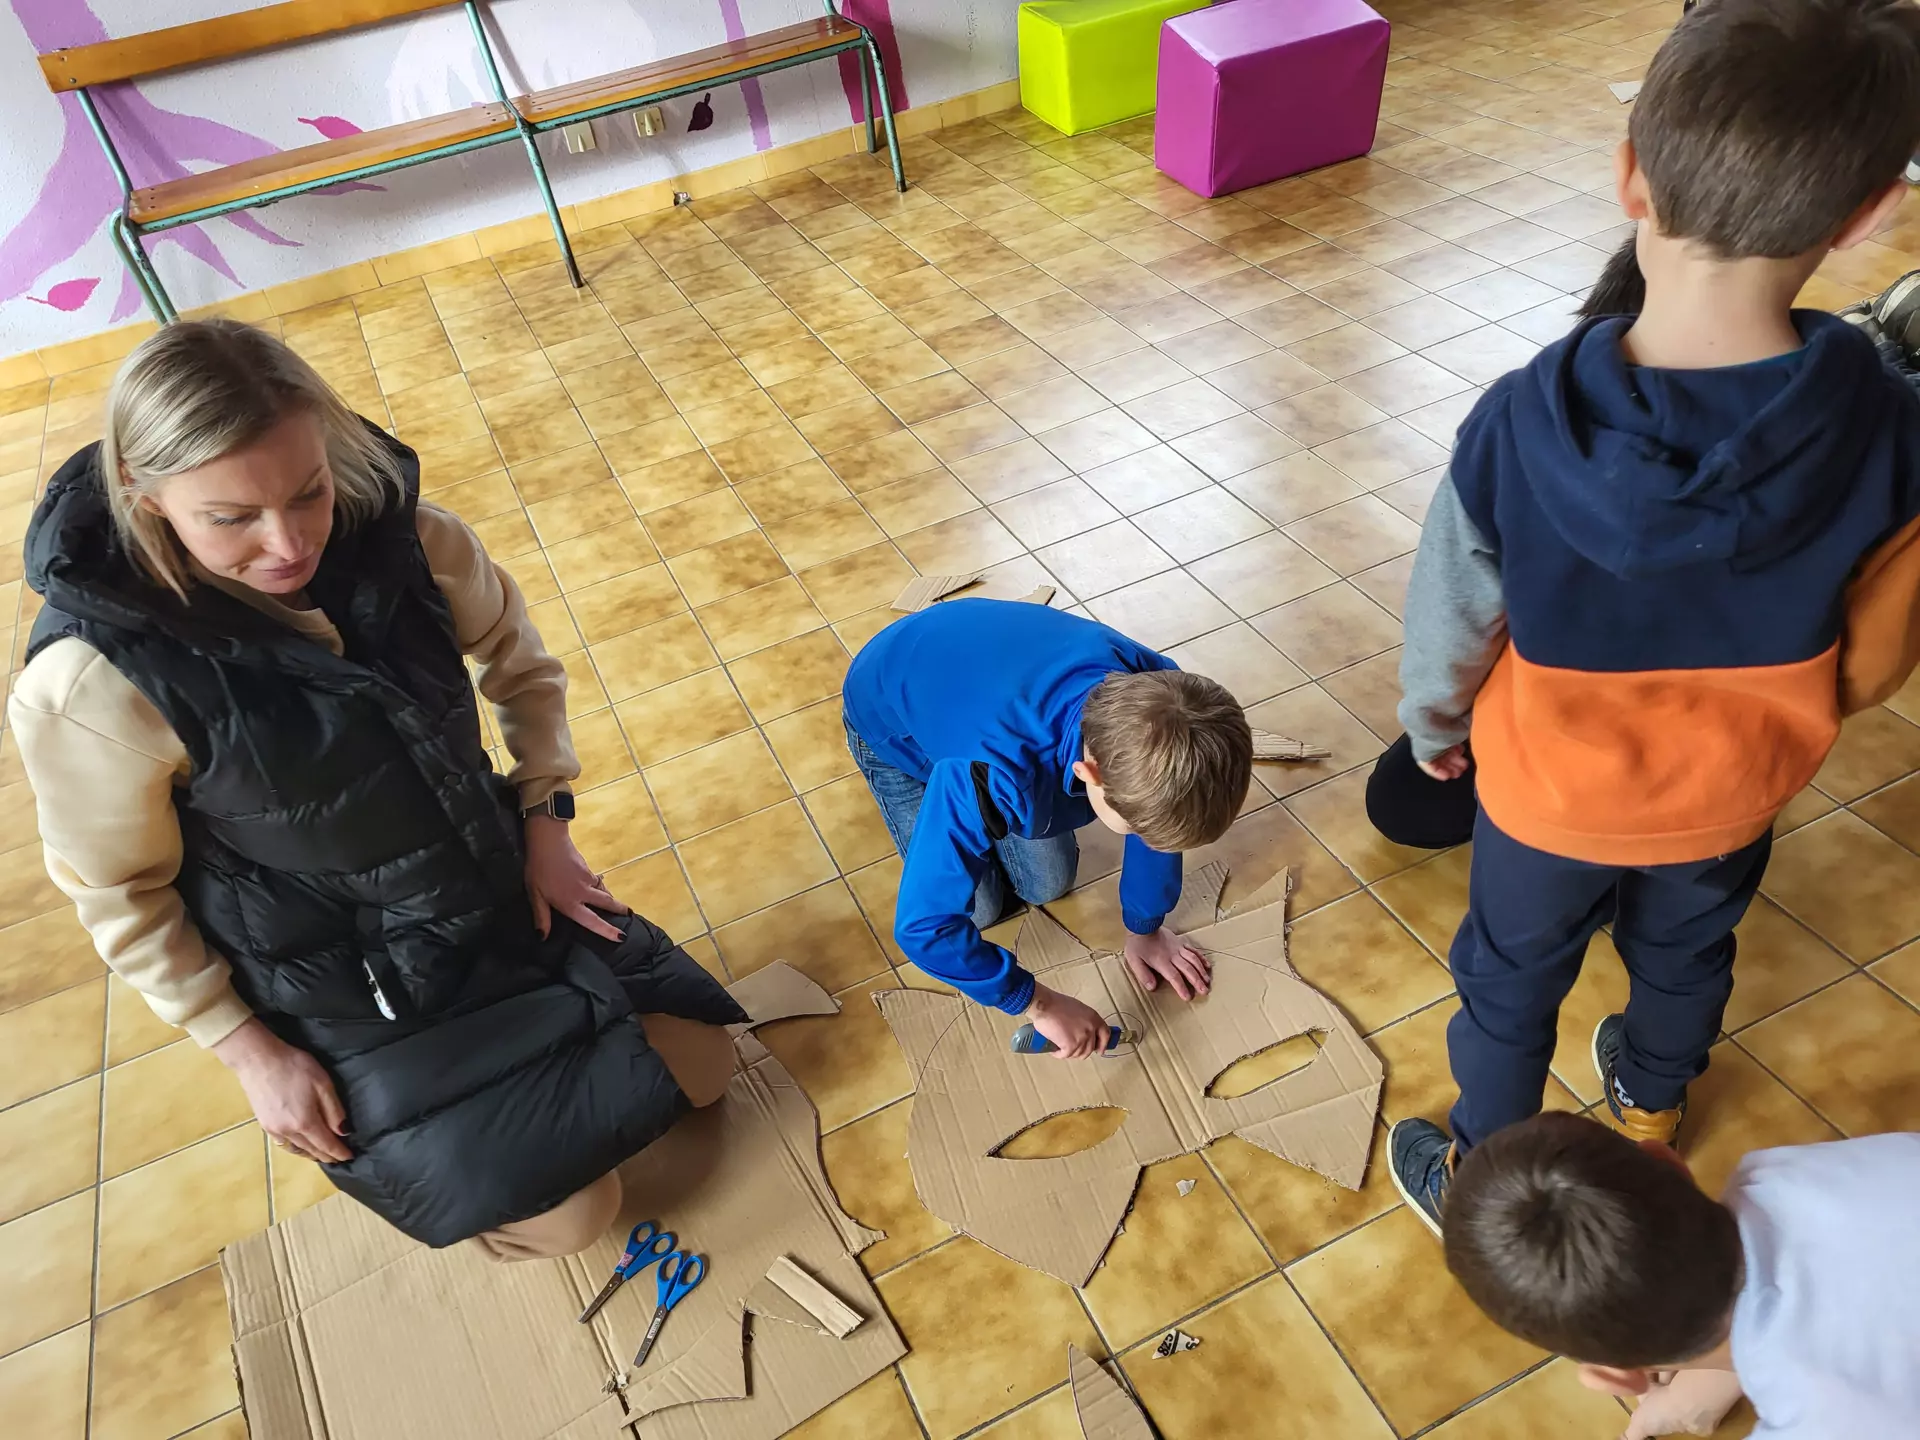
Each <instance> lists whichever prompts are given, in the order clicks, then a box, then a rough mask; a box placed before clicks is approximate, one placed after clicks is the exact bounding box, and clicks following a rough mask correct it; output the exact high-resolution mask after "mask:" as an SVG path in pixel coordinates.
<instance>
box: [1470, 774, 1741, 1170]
mask: <svg viewBox="0 0 1920 1440" xmlns="http://www.w3.org/2000/svg"><path fill="white" fill-rule="evenodd" d="M1772 849H1773V834H1772V832H1771V831H1769V832H1768V833H1767V834H1765V835H1762V836H1761V837H1760V838H1759V839H1758V840H1756V841H1754V842H1753V843H1752V844H1751V845H1749V846H1747V847H1746V848H1745V849H1743V850H1736V851H1734V852H1733V853H1732V854H1731V855H1721V856H1719V857H1717V858H1715V859H1712V860H1699V861H1694V862H1691V863H1689V864H1685V865H1650V866H1644V867H1640V868H1633V867H1628V866H1618V865H1591V864H1588V863H1587V862H1585V861H1583V860H1569V859H1567V858H1565V857H1564V856H1560V855H1549V854H1547V853H1546V852H1545V851H1543V850H1535V849H1533V848H1532V847H1531V846H1528V845H1522V844H1521V843H1520V842H1519V841H1518V840H1515V839H1514V838H1513V837H1512V836H1510V835H1507V834H1505V833H1503V832H1502V831H1501V830H1500V828H1499V827H1498V826H1497V825H1495V824H1494V823H1493V822H1492V821H1491V820H1489V819H1488V818H1487V812H1486V811H1484V810H1482V811H1481V812H1480V816H1479V820H1478V822H1477V823H1476V824H1475V826H1474V831H1473V870H1472V875H1471V878H1470V881H1469V890H1468V908H1467V915H1466V919H1464V920H1462V921H1461V922H1460V929H1459V931H1458V932H1457V933H1456V934H1455V935H1454V937H1453V949H1452V950H1451V952H1450V953H1449V954H1448V957H1447V963H1448V964H1449V965H1450V966H1451V967H1452V968H1453V983H1454V985H1455V986H1456V987H1458V989H1459V991H1460V1009H1459V1010H1458V1011H1457V1012H1456V1013H1455V1014H1454V1017H1453V1019H1452V1021H1450V1022H1449V1023H1448V1025H1447V1054H1448V1058H1449V1059H1450V1060H1451V1061H1452V1064H1453V1078H1454V1080H1455V1082H1456V1083H1457V1084H1458V1085H1459V1086H1460V1100H1459V1102H1458V1103H1457V1104H1456V1105H1455V1106H1454V1107H1453V1114H1452V1116H1451V1117H1450V1121H1451V1126H1452V1130H1453V1138H1454V1142H1455V1144H1456V1145H1458V1146H1459V1148H1460V1150H1461V1152H1462V1153H1465V1152H1466V1151H1467V1150H1469V1149H1471V1148H1472V1147H1473V1146H1475V1145H1477V1144H1479V1143H1480V1142H1481V1141H1482V1140H1484V1139H1486V1138H1487V1137H1488V1136H1489V1135H1491V1134H1493V1132H1494V1131H1496V1130H1498V1129H1500V1128H1501V1127H1502V1126H1504V1125H1511V1124H1513V1123H1514V1122H1515V1121H1516V1120H1524V1119H1526V1118H1527V1117H1528V1116H1530V1115H1534V1114H1537V1113H1539V1110H1540V1101H1541V1097H1542V1095H1543V1093H1544V1091H1545V1088H1546V1083H1547V1067H1548V1064H1549V1062H1551V1060H1552V1059H1553V1048H1554V1040H1555V1035H1556V1023H1557V1021H1558V1019H1559V1016H1560V1002H1561V1001H1563V1000H1565V999H1566V998H1567V992H1568V991H1569V990H1571V989H1572V988H1573V982H1574V981H1575V980H1576V979H1577V978H1579V975H1580V965H1581V962H1582V961H1583V960H1584V959H1585V958H1586V953H1587V942H1588V941H1589V940H1591V939H1592V938H1593V934H1594V932H1595V931H1596V930H1598V929H1599V928H1600V927H1601V926H1602V925H1603V924H1605V923H1606V922H1607V921H1608V920H1609V919H1611V920H1612V921H1613V943H1614V948H1615V949H1617V950H1618V951H1619V952H1620V958H1621V959H1622V960H1623V961H1625V962H1626V967H1627V974H1628V977H1629V978H1630V980H1631V982H1632V988H1631V989H1630V991H1629V992H1628V998H1627V1008H1626V1033H1625V1036H1624V1040H1623V1043H1622V1045H1621V1047H1620V1059H1619V1064H1618V1066H1617V1071H1616V1073H1617V1074H1618V1076H1619V1079H1620V1083H1621V1085H1622V1086H1623V1087H1624V1088H1625V1089H1626V1092H1627V1094H1628V1095H1629V1096H1631V1097H1632V1099H1633V1103H1634V1104H1635V1105H1636V1106H1638V1107H1639V1108H1640V1109H1643V1110H1670V1109H1672V1108H1673V1107H1674V1106H1676V1105H1678V1104H1679V1103H1680V1099H1681V1096H1682V1095H1683V1094H1685V1092H1686V1087H1687V1082H1688V1081H1690V1080H1693V1079H1695V1078H1696V1077H1698V1076H1699V1075H1700V1074H1701V1073H1702V1072H1703V1071H1704V1070H1705V1069H1706V1068H1707V1051H1708V1049H1709V1048H1710V1047H1711V1046H1712V1044H1713V1042H1714V1039H1715V1038H1716V1037H1717V1036H1718V1035H1719V1033H1720V1018H1721V1015H1722V1013H1723V1012H1724V1011H1725V1010H1726V1007H1727V997H1728V995H1730V994H1731V993H1732V992H1733V955H1734V937H1733V927H1734V926H1735V925H1737V924H1739V923H1740V917H1741V916H1742V915H1744V914H1746V913H1747V905H1748V903H1749V902H1750V901H1751V900H1752V899H1753V893H1754V891H1755V890H1757V889H1758V888H1759V886H1760V877H1761V875H1762V874H1764V873H1765V871H1766V868H1767V857H1768V855H1769V854H1770V853H1771V852H1772Z"/></svg>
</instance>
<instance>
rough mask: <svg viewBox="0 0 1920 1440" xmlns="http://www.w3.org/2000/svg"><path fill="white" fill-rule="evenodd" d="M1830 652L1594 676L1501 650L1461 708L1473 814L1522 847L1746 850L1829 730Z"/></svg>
mask: <svg viewBox="0 0 1920 1440" xmlns="http://www.w3.org/2000/svg"><path fill="white" fill-rule="evenodd" d="M1838 682H1839V647H1838V646H1837V645H1836V646H1834V647H1832V648H1830V649H1828V650H1827V651H1825V652H1824V653H1822V654H1820V655H1817V656H1815V657H1814V658H1813V659H1811V660H1804V661H1800V662H1797V663H1795V664H1791V665H1767V666H1756V667H1753V668H1749V669H1726V670H1639V671H1629V672H1623V673H1603V672H1596V671H1585V670H1559V669H1552V668H1550V667H1547V666H1544V665H1535V664H1532V663H1531V662H1529V661H1528V660H1526V659H1525V658H1523V657H1522V656H1521V655H1520V653H1519V651H1517V650H1516V649H1514V647H1513V646H1512V645H1511V644H1509V645H1508V646H1507V648H1506V651H1505V653H1503V654H1502V655H1501V657H1500V659H1499V660H1498V661H1497V662H1496V663H1495V664H1494V667H1493V672H1492V673H1491V674H1490V675H1489V676H1488V677H1487V681H1486V684H1485V685H1483V686H1482V687H1481V690H1480V694H1479V696H1478V697H1477V698H1476V699H1475V700H1474V706H1473V753H1474V760H1475V762H1476V764H1477V765H1478V768H1479V791H1480V803H1481V805H1482V806H1484V807H1485V809H1486V812H1487V815H1488V817H1489V818H1490V819H1491V820H1492V821H1493V823H1494V824H1496V825H1498V826H1499V827H1500V828H1501V829H1502V830H1504V831H1505V832H1506V833H1507V834H1509V835H1511V836H1512V837H1513V838H1514V839H1516V840H1518V841H1520V842H1521V843H1522V844H1524V845H1531V846H1533V847H1534V848H1535V849H1536V850H1545V851H1548V852H1550V853H1552V854H1555V855H1565V856H1567V857H1569V858H1571V859H1575V860H1587V861H1591V862H1593V863H1594V864H1599V865H1675V864H1681V863H1684V862H1687V861H1692V860H1706V859H1710V858H1712V857H1713V856H1715V855H1724V854H1727V853H1728V852H1730V851H1734V850H1738V849H1739V848H1740V847H1741V846H1743V845H1747V844H1750V843H1751V842H1753V841H1754V840H1757V839H1759V837H1760V836H1761V835H1762V834H1763V833H1764V832H1765V831H1766V829H1767V827H1768V826H1769V825H1771V824H1772V823H1773V820H1774V816H1775V815H1777V814H1778V813H1779V811H1780V808H1781V807H1782V806H1783V805H1785V804H1786V803H1787V801H1789V800H1791V799H1792V798H1793V797H1794V796H1795V795H1797V794H1799V793H1800V791H1801V789H1802V788H1804V787H1805V786H1806V784H1807V782H1808V781H1810V780H1812V779H1813V776H1814V772H1815V771H1817V770H1818V769H1819V768H1820V765H1821V762H1822V761H1824V760H1825V759H1826V757H1827V752H1828V751H1829V750H1830V749H1832V748H1833V742H1834V740H1835V739H1836V738H1837V737H1838V736H1839V733H1840V708H1839V683H1838Z"/></svg>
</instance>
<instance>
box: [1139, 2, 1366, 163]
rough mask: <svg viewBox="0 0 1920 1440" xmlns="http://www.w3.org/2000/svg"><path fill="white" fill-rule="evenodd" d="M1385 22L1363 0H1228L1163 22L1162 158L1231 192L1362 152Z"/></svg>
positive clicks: (1158, 121)
mask: <svg viewBox="0 0 1920 1440" xmlns="http://www.w3.org/2000/svg"><path fill="white" fill-rule="evenodd" d="M1389 28H1390V27H1389V26H1388V25H1387V22H1386V21H1385V20H1383V19H1382V18H1381V17H1380V16H1379V15H1377V14H1375V13H1374V12H1373V10H1372V9H1371V8H1369V7H1368V6H1367V5H1366V4H1365V3H1364V0H1228V3H1226V4H1221V5H1214V6H1212V7H1211V8H1209V9H1205V10H1195V11H1192V12H1191V13H1189V14H1186V15H1176V16H1175V17H1174V18H1173V19H1171V20H1169V21H1167V22H1166V24H1165V25H1163V26H1162V27H1161V30H1160V80H1159V92H1158V99H1159V111H1158V114H1157V116H1156V117H1155V119H1154V126H1153V161H1154V164H1156V165H1157V166H1159V167H1160V169H1162V170H1163V171H1165V172H1166V173H1167V174H1169V175H1171V176H1172V177H1173V178H1174V179H1176V180H1178V181H1179V182H1180V183H1181V184H1182V185H1185V186H1186V187H1187V188H1188V189H1189V190H1192V191H1194V192H1196V193H1197V194H1201V195H1224V194H1226V193H1227V192H1228V191H1231V190H1244V189H1246V188H1248V187H1249V186H1252V185H1264V184H1265V183H1266V182H1267V181H1269V180H1278V179H1280V178H1281V177H1282V176H1285V175H1298V174H1300V173H1301V172H1302V171H1303V170H1313V169H1316V168H1318V167H1319V166H1322V165H1331V164H1333V163H1334V162H1335V161H1338V160H1348V159H1351V158H1352V157H1353V156H1355V155H1364V154H1366V152H1367V151H1368V150H1369V149H1370V148H1372V145H1373V133H1374V129H1375V127H1376V126H1377V125H1378V123H1379V120H1380V88H1381V85H1382V84H1383V83H1384V81H1385V79H1386V73H1387V35H1388V32H1389Z"/></svg>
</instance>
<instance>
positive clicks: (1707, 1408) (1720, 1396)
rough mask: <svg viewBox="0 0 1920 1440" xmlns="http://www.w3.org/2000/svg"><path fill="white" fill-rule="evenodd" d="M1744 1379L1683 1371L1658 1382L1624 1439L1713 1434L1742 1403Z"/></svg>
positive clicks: (1643, 1399)
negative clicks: (1740, 1402)
mask: <svg viewBox="0 0 1920 1440" xmlns="http://www.w3.org/2000/svg"><path fill="white" fill-rule="evenodd" d="M1740 1395H1741V1390H1740V1377H1739V1376H1737V1375H1735V1374H1734V1373H1733V1372H1732V1371H1730V1370H1680V1371H1676V1372H1674V1374H1673V1377H1672V1378H1671V1379H1670V1380H1667V1381H1666V1382H1664V1383H1661V1382H1659V1381H1656V1382H1655V1383H1654V1385H1653V1387H1652V1388H1651V1389H1649V1390H1648V1391H1647V1393H1646V1394H1644V1395H1642V1396H1641V1397H1640V1403H1639V1405H1638V1407H1637V1408H1635V1410H1634V1412H1633V1419H1632V1421H1631V1422H1630V1423H1629V1424H1628V1425H1627V1430H1626V1434H1625V1435H1623V1436H1622V1437H1621V1440H1652V1437H1653V1436H1655V1435H1711V1434H1713V1432H1714V1431H1715V1430H1717V1429H1718V1428H1719V1426H1720V1422H1721V1421H1722V1420H1724V1419H1726V1416H1727V1412H1728V1411H1729V1410H1731V1409H1733V1407H1734V1406H1735V1405H1736V1404H1738V1403H1739V1401H1740Z"/></svg>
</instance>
